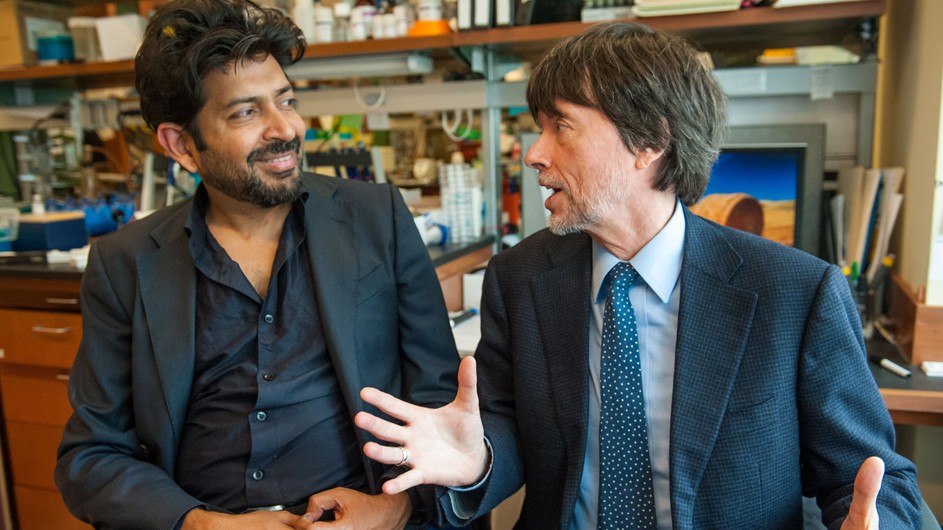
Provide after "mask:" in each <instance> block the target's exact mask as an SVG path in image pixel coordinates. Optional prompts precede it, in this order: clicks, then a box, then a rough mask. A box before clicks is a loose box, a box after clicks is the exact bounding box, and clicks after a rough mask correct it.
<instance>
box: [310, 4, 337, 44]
mask: <svg viewBox="0 0 943 530" xmlns="http://www.w3.org/2000/svg"><path fill="white" fill-rule="evenodd" d="M314 34H315V41H316V42H334V10H333V9H331V8H330V7H327V6H322V5H321V4H315V6H314Z"/></svg>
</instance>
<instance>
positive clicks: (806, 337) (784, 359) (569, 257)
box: [475, 209, 920, 530]
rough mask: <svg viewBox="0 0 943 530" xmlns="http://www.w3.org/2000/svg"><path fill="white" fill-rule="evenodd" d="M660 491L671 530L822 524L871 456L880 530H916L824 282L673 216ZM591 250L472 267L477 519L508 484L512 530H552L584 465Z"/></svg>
mask: <svg viewBox="0 0 943 530" xmlns="http://www.w3.org/2000/svg"><path fill="white" fill-rule="evenodd" d="M684 214H685V221H686V226H687V229H686V235H685V242H684V256H683V263H682V268H681V277H680V280H679V281H680V289H681V302H680V310H679V311H680V313H679V316H678V342H677V349H676V356H677V357H676V365H675V380H674V390H673V401H672V409H671V439H670V456H669V462H670V476H671V479H670V480H671V482H670V484H671V485H670V491H671V510H672V518H673V522H674V527H675V528H697V529H702V528H724V529H727V528H738V529H739V528H750V529H754V528H763V529H775V528H782V529H795V528H801V527H802V500H801V497H802V495H803V494H805V495H806V496H815V497H817V500H818V503H819V505H820V506H821V507H822V508H823V512H824V514H823V518H824V520H825V522H826V523H827V524H833V523H834V524H835V527H836V528H837V526H838V525H839V524H840V519H841V518H842V517H844V515H845V514H846V513H847V508H848V505H849V503H850V500H851V494H852V487H853V481H854V477H855V474H856V473H857V470H858V468H859V467H860V465H861V463H862V462H863V461H864V460H865V458H867V457H868V456H871V455H878V456H881V457H882V458H883V459H884V461H885V462H886V465H887V468H886V469H887V475H886V477H885V479H884V485H883V488H882V490H881V494H880V496H879V512H880V517H881V528H915V527H918V526H919V517H920V511H919V508H918V506H919V499H920V494H919V490H918V488H917V485H916V479H915V469H914V467H913V465H912V464H911V463H910V462H909V461H907V460H906V459H904V458H903V457H901V456H899V455H897V454H896V453H894V430H893V426H892V424H891V420H890V416H889V415H888V412H887V409H886V408H885V406H884V403H883V401H882V400H881V397H880V395H879V393H878V389H877V387H876V385H875V383H874V380H873V378H872V377H871V374H870V373H869V370H868V367H867V360H866V355H865V350H864V344H863V342H862V338H861V326H860V321H859V318H858V315H857V313H856V310H855V306H854V304H853V302H852V300H851V297H850V294H849V289H848V285H847V283H846V281H845V279H844V277H843V275H842V273H841V272H840V271H839V270H838V268H837V267H835V266H833V265H829V264H827V263H825V262H823V261H820V260H818V259H816V258H814V257H812V256H810V255H808V254H805V253H802V252H800V251H797V250H795V249H792V248H788V247H786V246H783V245H780V244H777V243H772V242H770V241H767V240H764V239H762V238H759V237H756V236H751V235H748V234H745V233H743V232H739V231H735V230H732V229H729V228H725V227H720V226H718V225H715V224H713V223H710V222H708V221H705V220H703V219H701V218H699V217H696V216H694V215H692V214H691V213H690V212H689V211H688V210H687V209H685V212H684ZM591 261H592V252H591V241H590V238H589V237H588V236H587V235H584V234H577V235H571V236H563V237H560V236H555V235H552V234H551V233H550V232H548V231H546V230H545V231H543V232H540V233H537V234H535V235H534V236H532V237H530V238H528V239H526V240H524V241H523V242H521V243H520V244H519V245H517V246H516V247H514V248H513V249H511V250H509V251H507V252H502V253H501V254H499V255H498V256H496V257H495V258H494V259H492V261H491V264H490V265H489V267H488V271H487V274H486V276H485V281H484V286H483V298H482V329H481V331H482V340H481V343H480V344H479V346H478V350H477V353H476V354H475V356H476V358H477V361H478V367H479V368H478V371H479V394H480V399H481V409H482V414H483V421H484V423H485V432H486V435H487V436H488V437H489V439H490V441H491V443H492V445H493V447H494V466H493V468H492V476H491V478H490V479H489V482H488V483H487V484H486V489H485V490H484V495H483V497H484V498H483V500H482V503H481V506H480V508H481V509H480V510H479V513H484V512H487V511H488V510H490V509H491V508H493V507H494V506H495V505H496V504H497V503H499V502H500V501H501V500H502V499H504V498H505V497H507V496H508V495H510V494H511V493H513V492H514V491H515V490H516V489H517V488H518V487H520V485H521V484H522V483H526V487H527V493H526V497H525V500H524V505H523V511H522V514H521V518H520V521H519V522H518V526H517V527H518V528H525V529H535V530H536V529H540V530H546V529H553V528H563V529H566V528H567V527H568V525H569V524H570V523H571V521H572V516H573V507H574V504H575V502H576V498H577V495H578V488H579V481H580V473H581V470H582V466H583V457H584V454H585V450H586V429H587V421H588V420H587V414H588V408H587V407H588V393H589V371H588V366H587V364H588V363H587V359H588V328H589V319H590V289H591V287H590V283H591V274H592V273H591Z"/></svg>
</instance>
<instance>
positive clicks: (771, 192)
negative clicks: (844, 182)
mask: <svg viewBox="0 0 943 530" xmlns="http://www.w3.org/2000/svg"><path fill="white" fill-rule="evenodd" d="M537 138H538V134H537V133H524V134H522V135H521V153H522V156H523V153H527V150H528V149H530V146H531V145H533V144H534V142H536V141H537ZM522 162H523V161H522ZM522 165H523V164H522ZM824 165H825V125H824V124H774V125H745V126H732V127H730V129H729V131H728V134H727V137H726V140H725V141H724V143H723V145H722V147H721V154H720V157H719V158H718V161H717V163H716V164H715V165H714V169H713V171H712V173H711V181H710V182H709V184H708V189H707V193H706V194H705V198H703V199H702V200H701V201H700V202H699V203H698V205H695V206H694V207H692V210H694V211H695V212H696V213H698V214H699V215H702V216H705V217H709V218H712V219H713V220H716V221H717V222H719V223H721V224H727V225H731V226H734V227H737V228H741V229H746V230H748V231H753V232H755V233H757V234H760V235H763V236H764V237H768V238H770V239H774V240H776V241H780V242H781V243H783V244H786V245H792V246H795V247H797V248H800V249H802V250H805V251H806V252H809V253H810V254H814V255H820V254H821V250H820V248H819V241H820V237H821V231H822V230H823V228H822V222H821V221H822V183H823V175H824ZM521 178H522V181H521V224H522V227H521V234H522V236H523V237H527V236H528V235H530V234H533V233H534V232H536V231H538V230H540V229H542V228H544V227H546V226H547V217H548V216H549V212H548V211H547V210H546V208H544V206H543V203H544V200H545V199H546V197H547V196H548V195H549V193H550V191H549V190H546V189H543V188H541V187H540V186H538V185H537V171H535V170H534V169H531V168H528V167H526V166H524V167H523V171H522V175H521ZM708 195H714V197H712V198H708ZM708 207H710V208H711V209H712V210H713V213H711V212H708V211H707V210H708Z"/></svg>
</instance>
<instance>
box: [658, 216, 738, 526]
mask: <svg viewBox="0 0 943 530" xmlns="http://www.w3.org/2000/svg"><path fill="white" fill-rule="evenodd" d="M685 222H686V226H687V228H686V235H685V243H684V258H683V264H682V267H681V281H680V288H681V307H680V309H679V315H678V343H677V347H676V359H675V380H674V389H673V398H672V407H671V441H670V444H671V445H670V456H669V460H670V468H671V500H672V512H673V515H674V518H675V525H676V526H682V527H683V526H688V525H689V523H690V521H691V517H692V516H693V513H692V511H691V510H692V507H693V503H694V499H695V496H696V494H697V490H698V485H699V484H700V481H701V478H702V477H703V474H704V469H705V468H706V466H707V462H708V459H709V457H710V454H711V451H712V450H713V445H714V441H715V440H716V438H717V434H718V432H719V430H720V425H721V421H722V419H723V416H724V413H725V411H726V408H727V402H728V400H729V398H730V393H731V390H732V388H733V383H734V379H735V378H736V375H737V371H738V369H739V366H740V359H741V357H742V355H743V349H744V346H745V344H746V342H747V337H748V335H749V332H750V327H751V325H752V322H753V313H754V310H755V308H756V301H757V295H756V293H754V292H752V291H746V290H743V289H741V288H738V287H735V286H732V285H730V280H731V278H732V277H733V276H734V274H735V273H736V272H737V270H738V269H739V267H740V265H741V263H742V261H743V259H742V257H741V256H740V255H739V254H738V253H737V252H736V251H735V250H734V249H733V248H732V247H731V246H730V244H729V243H728V242H727V241H726V240H725V239H724V238H723V236H722V234H721V232H720V231H718V230H717V229H716V228H715V227H714V226H713V225H710V224H708V223H707V222H705V221H703V220H701V219H700V218H697V217H696V216H694V215H693V214H691V213H690V212H689V211H687V209H685Z"/></svg>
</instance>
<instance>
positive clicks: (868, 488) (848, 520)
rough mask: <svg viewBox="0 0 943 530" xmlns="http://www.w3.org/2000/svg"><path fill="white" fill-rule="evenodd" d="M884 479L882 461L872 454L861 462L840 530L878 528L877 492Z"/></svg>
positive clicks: (872, 529) (875, 529)
mask: <svg viewBox="0 0 943 530" xmlns="http://www.w3.org/2000/svg"><path fill="white" fill-rule="evenodd" d="M883 480H884V461H883V460H881V459H880V458H879V457H876V456H872V457H870V458H868V459H867V460H865V461H864V463H863V464H861V469H859V470H858V475H857V476H856V477H855V492H854V495H853V496H852V498H851V506H850V507H849V508H848V516H847V517H845V521H844V522H843V523H842V525H841V530H878V509H877V498H878V492H879V491H881V482H883Z"/></svg>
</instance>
